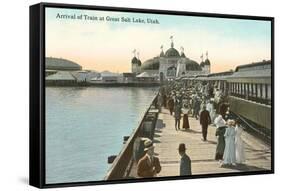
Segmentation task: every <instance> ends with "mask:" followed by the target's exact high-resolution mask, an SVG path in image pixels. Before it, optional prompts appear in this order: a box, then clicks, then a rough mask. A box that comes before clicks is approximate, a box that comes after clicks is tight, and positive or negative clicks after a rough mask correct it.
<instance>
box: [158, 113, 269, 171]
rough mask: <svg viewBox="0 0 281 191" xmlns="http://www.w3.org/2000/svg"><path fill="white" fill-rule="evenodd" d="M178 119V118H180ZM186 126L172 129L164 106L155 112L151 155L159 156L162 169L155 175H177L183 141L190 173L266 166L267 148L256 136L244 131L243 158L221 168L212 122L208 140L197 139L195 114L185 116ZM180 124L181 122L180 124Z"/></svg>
mask: <svg viewBox="0 0 281 191" xmlns="http://www.w3.org/2000/svg"><path fill="white" fill-rule="evenodd" d="M181 123H182V120H181ZM189 124H190V127H191V128H190V130H187V131H184V130H180V131H176V130H175V127H174V117H173V116H171V115H170V114H169V112H168V110H166V109H162V112H161V113H159V117H158V121H157V127H156V130H155V136H154V143H155V150H154V151H155V155H156V156H158V157H159V159H160V163H161V166H162V171H161V172H160V174H158V176H178V175H179V160H180V156H179V154H178V151H177V148H178V145H179V143H185V144H186V146H187V154H188V155H189V156H190V158H191V161H192V174H214V173H225V172H241V171H259V170H266V169H267V170H270V168H271V149H270V147H269V146H267V145H265V144H264V143H263V142H261V141H260V140H258V139H256V138H254V137H253V136H252V135H250V134H248V133H246V132H244V134H243V136H242V138H243V140H244V142H245V151H246V162H245V164H244V165H238V166H236V167H232V168H221V167H220V165H219V162H218V161H216V160H214V157H215V150H216V143H217V140H216V137H215V129H216V127H215V126H212V125H211V126H209V128H208V137H207V139H208V141H207V142H203V141H202V140H201V138H202V134H201V126H200V125H199V121H198V120H196V119H195V118H192V117H189ZM181 126H182V124H181Z"/></svg>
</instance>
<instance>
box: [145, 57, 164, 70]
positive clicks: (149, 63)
mask: <svg viewBox="0 0 281 191" xmlns="http://www.w3.org/2000/svg"><path fill="white" fill-rule="evenodd" d="M159 65H160V63H159V57H154V58H152V59H149V60H146V61H145V62H144V63H143V64H142V66H141V69H142V70H159Z"/></svg>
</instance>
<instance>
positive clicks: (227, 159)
mask: <svg viewBox="0 0 281 191" xmlns="http://www.w3.org/2000/svg"><path fill="white" fill-rule="evenodd" d="M227 126H228V127H227V128H226V130H225V134H224V137H225V149H224V154H223V163H222V165H235V164H236V149H235V134H236V132H235V121H234V120H228V121H227Z"/></svg>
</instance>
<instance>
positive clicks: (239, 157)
mask: <svg viewBox="0 0 281 191" xmlns="http://www.w3.org/2000/svg"><path fill="white" fill-rule="evenodd" d="M235 132H236V136H235V148H236V153H235V154H236V163H238V164H242V163H244V162H245V149H244V142H243V140H242V138H241V135H242V134H243V129H242V127H241V126H240V125H239V124H236V127H235Z"/></svg>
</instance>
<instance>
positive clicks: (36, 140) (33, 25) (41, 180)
mask: <svg viewBox="0 0 281 191" xmlns="http://www.w3.org/2000/svg"><path fill="white" fill-rule="evenodd" d="M49 7H51V8H68V9H83V10H102V11H113V12H114V11H119V12H120V11H121V12H130V13H153V14H164V15H182V16H198V17H213V18H233V19H247V20H262V21H270V22H271V83H272V88H271V95H272V106H271V122H272V129H271V133H272V134H271V136H272V137H271V170H265V171H257V172H255V171H252V172H238V173H220V174H206V175H192V176H186V177H184V176H181V177H180V176H178V177H159V178H144V179H122V180H110V181H104V180H101V181H89V182H71V183H56V184H46V182H45V171H46V169H45V9H46V8H49ZM29 13H30V37H29V38H30V47H29V48H30V50H29V51H30V55H29V56H30V82H29V83H30V100H29V102H30V113H29V115H30V129H29V133H30V134H29V136H30V139H29V150H30V151H29V152H30V153H29V159H30V160H29V184H30V185H32V186H35V187H38V188H54V187H67V186H85V185H100V184H116V183H135V182H148V181H165V180H179V179H194V178H211V177H226V176H242V175H257V174H272V173H274V136H275V135H274V18H273V17H263V16H249V15H232V14H217V13H199V12H198V13H197V12H184V11H171V10H155V9H136V8H124V7H104V6H93V5H75V4H55V3H39V4H36V5H32V6H30V10H29Z"/></svg>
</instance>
